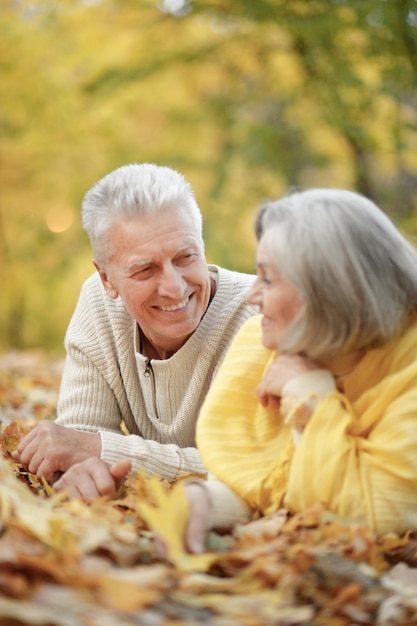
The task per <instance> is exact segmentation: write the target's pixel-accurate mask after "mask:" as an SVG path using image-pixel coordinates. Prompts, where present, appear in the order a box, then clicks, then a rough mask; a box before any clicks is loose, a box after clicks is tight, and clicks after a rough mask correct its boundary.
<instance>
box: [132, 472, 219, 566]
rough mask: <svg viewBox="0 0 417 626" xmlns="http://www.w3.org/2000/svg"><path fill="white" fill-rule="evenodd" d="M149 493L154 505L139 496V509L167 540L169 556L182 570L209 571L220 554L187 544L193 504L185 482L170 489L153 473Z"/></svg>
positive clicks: (156, 531)
mask: <svg viewBox="0 0 417 626" xmlns="http://www.w3.org/2000/svg"><path fill="white" fill-rule="evenodd" d="M148 493H149V496H150V499H151V501H152V502H153V503H154V505H152V504H150V503H149V502H147V501H145V500H138V501H137V503H136V509H137V511H138V512H139V514H140V515H141V516H142V517H143V519H144V520H145V522H146V524H147V525H148V527H149V529H150V530H152V531H153V533H154V534H155V535H157V536H158V537H159V538H160V539H161V540H162V541H163V542H164V544H165V546H166V550H167V556H166V558H167V560H168V561H170V562H171V563H173V564H174V565H176V566H177V567H178V569H180V570H182V571H207V570H208V569H209V568H210V566H211V565H212V564H213V563H214V562H215V561H217V560H219V558H221V557H220V555H217V554H213V553H210V554H207V553H205V554H190V553H189V552H187V551H186V549H185V546H184V536H185V529H186V525H187V522H188V516H189V505H188V501H187V498H186V495H185V490H184V484H183V483H182V482H179V483H177V484H176V485H175V487H174V488H173V489H172V490H170V491H165V489H164V488H163V486H162V484H161V481H160V480H159V479H158V478H156V477H152V478H151V479H150V480H149V483H148Z"/></svg>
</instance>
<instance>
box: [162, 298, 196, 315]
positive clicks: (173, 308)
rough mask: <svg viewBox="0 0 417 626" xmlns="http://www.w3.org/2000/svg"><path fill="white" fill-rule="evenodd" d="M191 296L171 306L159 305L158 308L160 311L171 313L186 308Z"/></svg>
mask: <svg viewBox="0 0 417 626" xmlns="http://www.w3.org/2000/svg"><path fill="white" fill-rule="evenodd" d="M189 300H190V298H189V297H188V298H186V299H185V300H183V301H182V302H178V304H172V305H170V306H159V307H158V309H159V310H160V311H164V312H167V313H169V312H170V311H180V310H181V309H185V307H186V306H187V304H188V302H189Z"/></svg>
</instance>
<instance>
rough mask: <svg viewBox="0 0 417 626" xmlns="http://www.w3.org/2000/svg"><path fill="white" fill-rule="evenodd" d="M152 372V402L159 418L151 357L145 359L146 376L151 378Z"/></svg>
mask: <svg viewBox="0 0 417 626" xmlns="http://www.w3.org/2000/svg"><path fill="white" fill-rule="evenodd" d="M151 374H152V380H151V381H150V382H151V385H152V403H153V407H154V411H155V417H156V419H158V420H159V415H158V413H157V411H156V397H155V396H156V390H155V378H154V377H153V370H152V363H151V359H149V358H148V359H146V361H145V371H144V376H146V378H151Z"/></svg>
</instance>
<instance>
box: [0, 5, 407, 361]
mask: <svg viewBox="0 0 417 626" xmlns="http://www.w3.org/2000/svg"><path fill="white" fill-rule="evenodd" d="M0 68H1V69H0V280H1V290H0V350H9V349H18V350H22V349H25V350H27V349H32V348H42V349H44V350H46V351H48V352H51V353H57V354H59V353H61V352H63V338H64V333H65V329H66V327H67V324H68V322H69V319H70V316H71V314H72V311H73V308H74V306H75V303H76V300H77V298H78V294H79V290H80V286H81V283H82V281H83V280H84V279H85V278H86V277H87V276H89V275H90V274H91V273H92V271H93V266H92V264H91V256H92V255H91V250H90V245H89V242H88V239H87V236H86V234H85V233H84V232H83V231H82V228H81V224H80V203H81V200H82V197H83V195H84V193H85V192H86V191H87V190H88V189H89V188H90V187H91V186H92V185H93V184H94V183H95V182H96V181H97V180H98V179H99V178H101V177H102V176H104V175H105V174H107V173H108V172H109V171H111V170H112V169H114V168H116V167H119V166H120V165H123V164H125V163H130V162H143V161H148V162H156V163H159V164H162V165H169V166H171V167H174V168H176V169H178V170H180V171H181V172H182V173H183V174H184V175H185V176H186V178H187V179H188V180H189V181H190V183H191V184H192V186H193V188H194V191H195V194H196V197H197V201H198V203H199V205H200V207H201V209H202V212H203V215H204V219H205V227H204V232H205V240H206V249H207V257H208V260H209V261H211V262H215V263H218V264H222V265H225V266H228V267H230V268H233V269H239V270H242V271H249V272H251V271H254V267H255V265H254V251H255V241H254V237H253V234H252V223H253V215H254V212H255V210H256V208H257V207H258V206H259V204H260V203H261V202H262V201H263V200H264V199H266V198H275V197H277V196H279V195H281V194H283V193H285V192H286V191H287V189H288V188H289V187H292V186H303V187H305V186H341V187H347V188H350V189H355V190H357V191H360V192H362V193H364V194H365V195H367V196H368V197H370V198H372V199H374V200H375V201H376V202H377V203H378V204H379V205H380V206H381V208H383V210H384V211H386V212H387V213H388V214H389V215H390V216H391V217H392V219H393V220H394V221H395V222H396V224H397V225H398V226H399V227H401V228H402V229H403V230H404V231H405V232H406V233H407V234H408V235H409V237H410V238H412V239H414V238H416V236H417V0H356V1H355V0H291V1H289V0H207V1H205V0H199V1H197V0H195V1H193V0H159V1H157V0H32V1H29V0H10V1H8V0H0Z"/></svg>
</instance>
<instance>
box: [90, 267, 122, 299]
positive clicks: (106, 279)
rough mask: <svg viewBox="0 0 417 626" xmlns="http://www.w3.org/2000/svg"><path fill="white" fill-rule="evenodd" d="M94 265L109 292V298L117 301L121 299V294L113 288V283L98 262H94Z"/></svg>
mask: <svg viewBox="0 0 417 626" xmlns="http://www.w3.org/2000/svg"><path fill="white" fill-rule="evenodd" d="M93 265H94V267H95V268H96V270H97V271H98V273H99V276H100V279H101V282H102V283H103V287H104V289H105V290H106V291H107V294H108V296H109V297H110V298H111V299H112V300H116V298H118V297H119V292H118V291H117V289H116V288H115V287H113V283H112V282H111V280H110V278H109V276H108V274H107V272H106V271H105V270H104V269H103V268H101V267H100V266H99V264H98V263H97V261H93Z"/></svg>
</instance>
